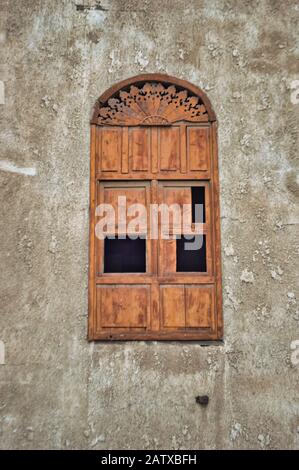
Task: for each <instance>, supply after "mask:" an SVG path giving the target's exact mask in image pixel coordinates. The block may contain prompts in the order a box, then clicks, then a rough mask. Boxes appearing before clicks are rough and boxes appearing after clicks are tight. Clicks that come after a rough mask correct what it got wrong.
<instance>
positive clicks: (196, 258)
mask: <svg viewBox="0 0 299 470" xmlns="http://www.w3.org/2000/svg"><path fill="white" fill-rule="evenodd" d="M190 243H193V244H194V245H193V247H194V248H195V247H196V246H200V245H201V248H197V249H195V250H194V249H191V250H190V249H187V247H188V244H189V245H190ZM186 244H187V246H186ZM189 248H190V247H189ZM176 270H177V272H206V270H207V262H206V236H205V235H195V236H193V237H192V238H188V239H187V238H186V237H184V236H183V235H182V237H181V238H177V241H176Z"/></svg>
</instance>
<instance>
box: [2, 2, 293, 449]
mask: <svg viewBox="0 0 299 470" xmlns="http://www.w3.org/2000/svg"><path fill="white" fill-rule="evenodd" d="M298 17H299V3H298V1H293V0H286V1H285V2H281V1H278V0H260V1H257V0H253V1H252V0H250V1H243V2H238V1H235V0H189V1H188V2H187V1H185V0H172V1H170V0H165V1H158V0H151V1H149V0H142V1H141V0H135V1H133V0H127V1H125V2H124V1H121V0H112V1H108V0H102V1H101V2H92V1H86V0H85V1H83V0H82V1H81V0H78V1H76V2H75V1H71V0H51V2H44V1H39V0H23V1H12V0H1V1H0V91H1V93H0V98H1V99H0V116H1V127H0V133H1V135H0V138H1V146H0V152H1V155H0V160H1V164H0V181H1V230H0V240H1V241H0V249H1V273H0V276H1V280H0V285H1V316H0V341H1V348H0V351H2V350H5V357H4V354H2V361H0V387H1V392H0V447H1V448H5V449H9V448H20V449H27V448H54V449H60V448H75V449H80V448H92V449H104V448H108V449H115V448H136V449H139V448H157V449H162V448H163V449H183V448H191V449H215V448H225V449H253V448H261V449H272V448H273V449H277V448H289V449H294V448H299V353H298V348H299V341H298V340H299V311H298V296H299V292H298V250H299V242H298V219H299V217H298V215H299V214H298V197H299V185H298V183H299V182H298V110H299V96H298V90H299V81H298V80H299V65H298V64H299V63H298V19H299V18H298ZM141 72H163V73H168V74H170V75H173V76H177V77H179V78H183V79H187V80H189V81H191V82H193V83H194V84H196V85H198V86H200V87H202V88H203V89H204V90H205V91H206V92H207V94H208V96H209V98H210V99H211V102H212V105H213V107H214V110H215V112H216V115H217V119H218V123H219V165H220V184H221V239H222V267H223V291H224V299H223V305H224V343H223V344H217V345H210V346H206V347H204V346H203V345H200V344H196V343H175V342H171V343H167V342H160V343H156V342H148V343H145V342H139V343H136V342H127V343H113V344H109V343H88V342H87V340H86V334H87V273H88V207H89V119H90V116H91V110H92V107H93V104H94V102H95V100H96V99H97V97H98V96H100V95H101V94H102V93H103V92H104V91H105V90H106V89H107V88H108V87H110V86H111V85H112V84H114V83H115V82H117V81H119V80H122V79H125V78H128V77H130V76H134V75H136V74H138V73H141ZM296 341H297V342H296ZM297 353H298V354H297ZM1 362H2V364H1ZM197 395H208V396H209V398H210V400H209V404H208V406H206V407H201V406H200V405H198V404H197V403H196V401H195V397H196V396H197Z"/></svg>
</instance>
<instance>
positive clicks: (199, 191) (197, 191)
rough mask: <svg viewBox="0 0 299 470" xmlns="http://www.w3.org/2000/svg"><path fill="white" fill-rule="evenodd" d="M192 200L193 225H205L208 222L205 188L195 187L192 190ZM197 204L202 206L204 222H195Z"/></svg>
mask: <svg viewBox="0 0 299 470" xmlns="http://www.w3.org/2000/svg"><path fill="white" fill-rule="evenodd" d="M191 198H192V223H195V222H198V223H203V224H204V223H205V221H206V208H205V188H204V187H203V186H193V187H192V188H191ZM195 204H201V205H202V206H203V207H202V212H200V215H201V214H202V220H195Z"/></svg>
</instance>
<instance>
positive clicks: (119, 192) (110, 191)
mask: <svg viewBox="0 0 299 470" xmlns="http://www.w3.org/2000/svg"><path fill="white" fill-rule="evenodd" d="M119 197H126V206H127V210H128V209H129V207H130V206H131V205H132V204H143V205H144V206H146V204H147V201H146V188H145V187H143V188H142V187H135V188H134V187H126V186H123V187H105V188H104V202H105V203H106V204H111V205H112V207H113V208H114V211H115V220H116V224H117V221H118V198H119ZM134 217H135V216H134V215H133V216H132V217H127V218H126V221H127V223H129V221H130V220H132V219H133V218H134Z"/></svg>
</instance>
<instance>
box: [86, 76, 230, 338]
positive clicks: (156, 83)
mask: <svg viewBox="0 0 299 470" xmlns="http://www.w3.org/2000/svg"><path fill="white" fill-rule="evenodd" d="M216 134H217V127H216V120H215V115H214V113H213V111H212V108H211V105H210V103H209V100H208V99H207V97H206V96H205V95H204V93H203V92H202V91H201V90H200V89H198V88H197V87H195V86H193V85H191V84H189V83H187V82H184V81H181V80H178V79H175V78H172V77H168V76H165V75H144V76H142V75H141V76H139V77H135V78H133V79H131V80H128V81H124V82H122V83H120V84H119V85H117V86H115V87H112V89H110V90H108V91H107V92H106V93H104V95H102V97H101V98H100V99H99V100H98V102H97V104H96V107H95V109H94V115H93V118H92V121H91V175H90V188H91V189H90V194H91V197H90V274H89V339H90V340H130V339H131V340H159V339H161V340H212V339H219V338H221V337H222V311H221V303H222V300H221V261H220V218H219V183H218V165H217V139H216V137H217V135H216ZM194 195H200V197H201V198H202V200H203V201H204V221H203V237H202V246H201V248H200V249H199V250H198V251H197V252H196V253H195V254H194V255H186V253H185V252H184V249H183V248H182V246H183V245H182V243H183V240H182V238H180V237H181V235H183V236H187V235H188V234H187V233H186V230H185V228H184V227H182V226H177V225H176V224H175V223H174V221H171V220H170V231H171V234H172V236H173V238H171V239H168V240H166V239H163V236H162V234H163V230H164V227H163V222H162V224H160V226H159V239H158V240H155V239H154V240H151V239H150V236H149V228H150V227H149V224H150V220H149V217H148V219H147V222H148V223H147V224H144V227H142V230H141V231H142V232H143V239H140V240H138V241H137V242H135V241H133V242H132V241H129V235H130V233H128V229H127V228H126V229H125V230H124V231H123V233H122V236H123V238H122V240H120V239H116V240H114V241H113V240H112V241H111V240H106V239H105V240H99V239H98V238H97V237H96V236H95V229H96V225H97V223H98V221H99V220H100V217H99V216H98V215H96V207H97V206H98V205H99V204H102V203H108V204H111V205H112V207H114V208H115V210H116V213H117V211H118V208H117V201H118V197H119V196H126V198H127V203H128V204H130V203H132V204H134V203H142V204H144V205H145V206H146V207H147V208H148V209H149V207H150V204H161V203H165V204H168V205H170V204H178V205H179V206H182V205H183V204H190V214H189V213H188V215H187V217H188V218H190V223H191V224H192V217H193V215H192V209H191V208H192V204H193V202H194V201H193V200H194V197H195V196H194ZM196 197H197V196H196ZM148 213H149V211H148ZM128 221H129V219H127V220H126V222H128ZM171 224H172V225H171ZM111 235H115V234H114V233H111ZM120 253H122V254H123V256H120ZM131 253H134V254H135V255H136V253H138V257H137V258H138V259H137V262H135V259H130V257H131V256H130V254H131ZM126 256H127V257H128V259H125V257H126ZM132 258H134V257H132ZM134 263H135V264H134ZM136 263H137V264H136ZM123 269H124V270H125V272H122V271H123Z"/></svg>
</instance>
